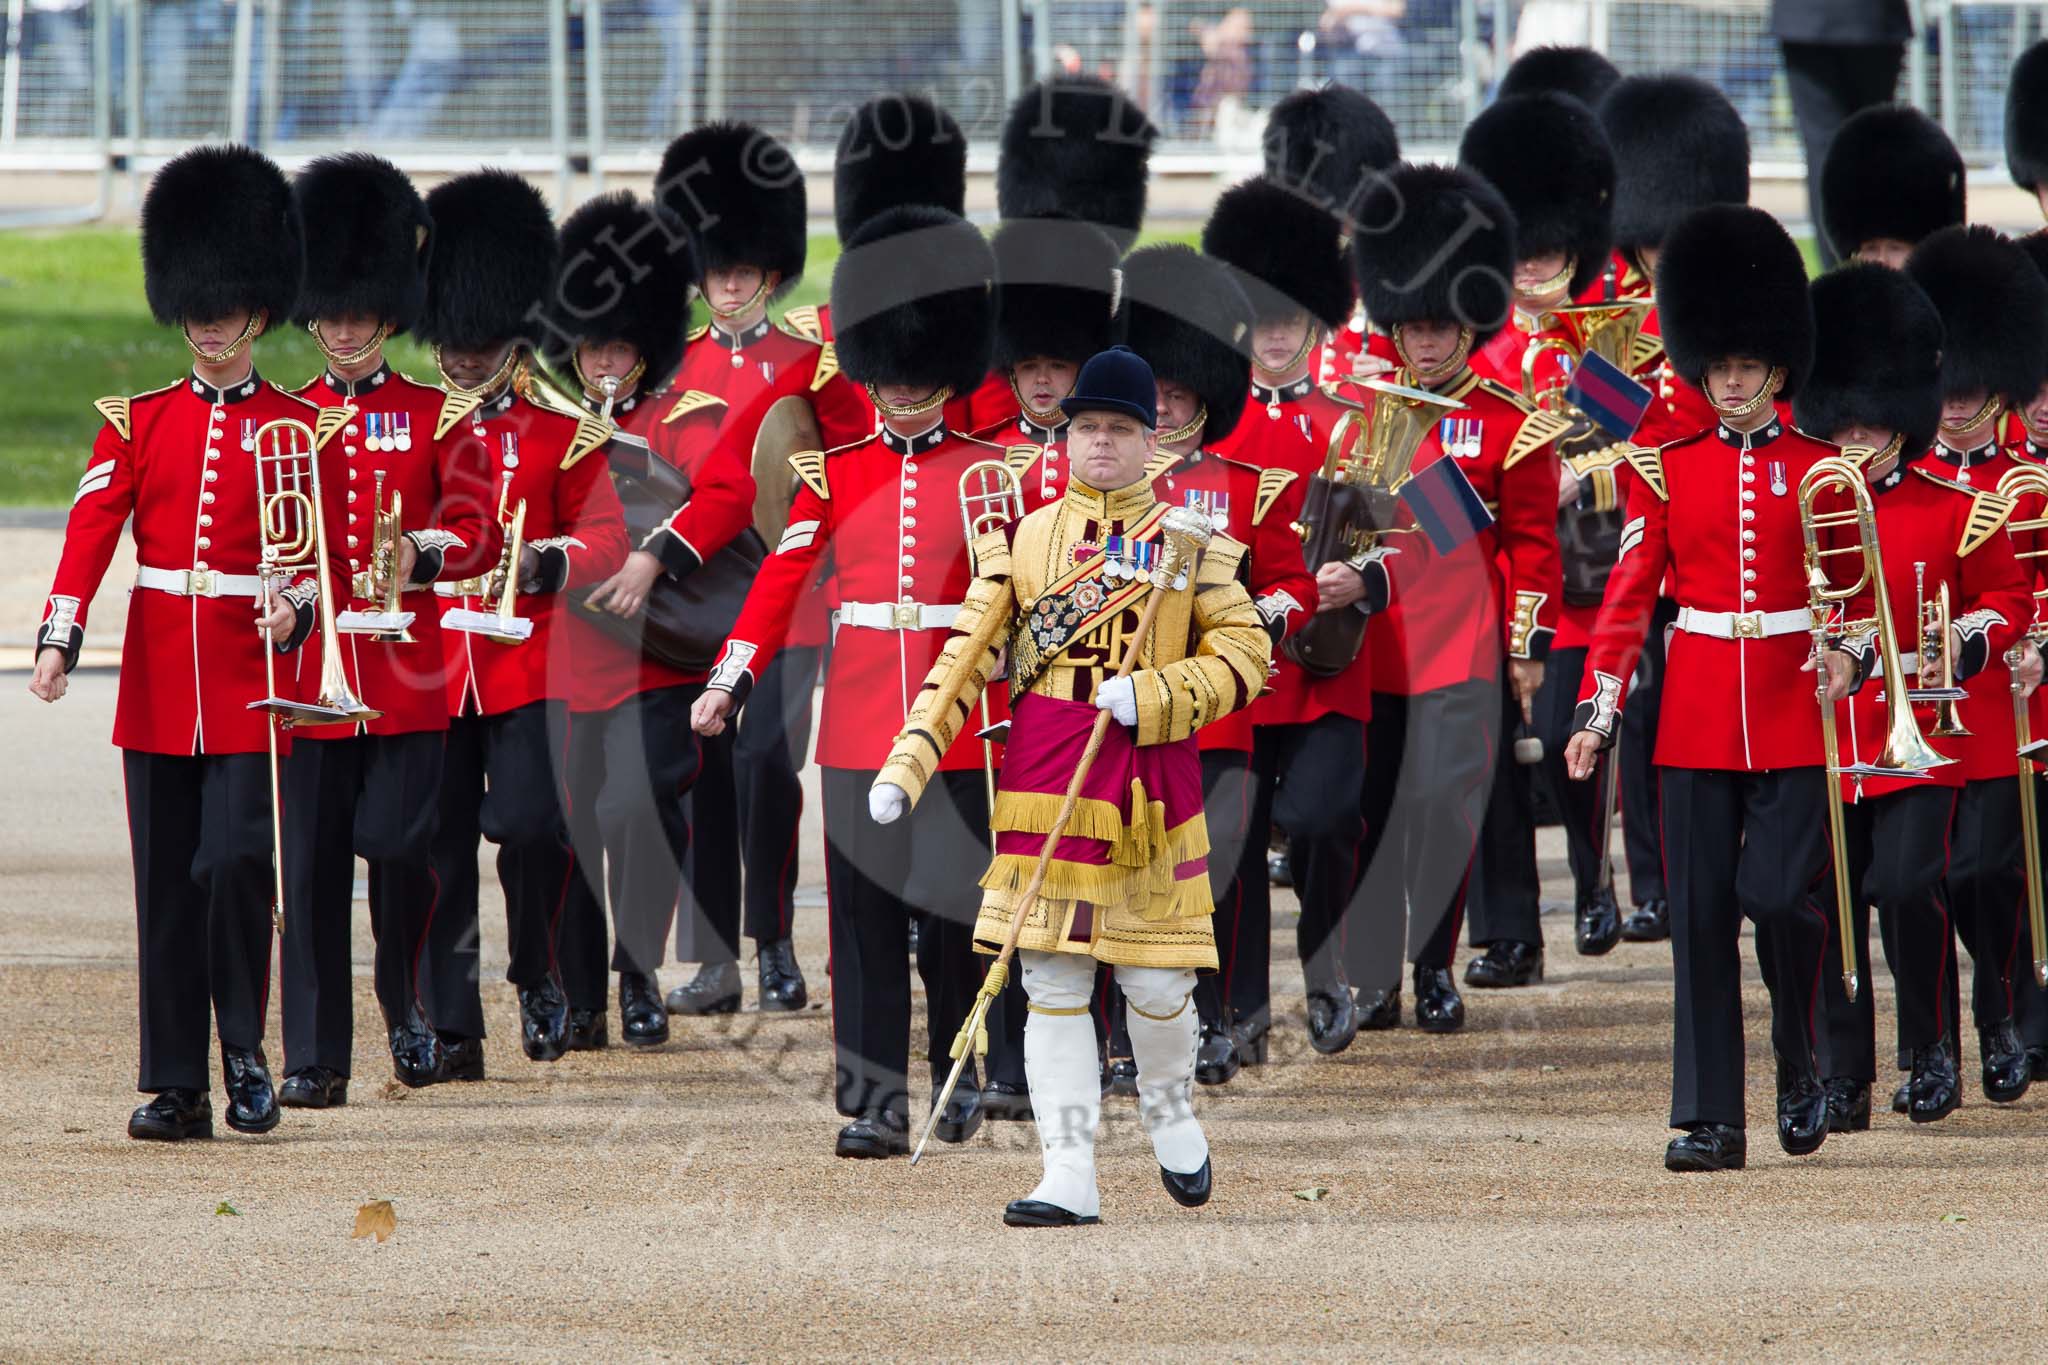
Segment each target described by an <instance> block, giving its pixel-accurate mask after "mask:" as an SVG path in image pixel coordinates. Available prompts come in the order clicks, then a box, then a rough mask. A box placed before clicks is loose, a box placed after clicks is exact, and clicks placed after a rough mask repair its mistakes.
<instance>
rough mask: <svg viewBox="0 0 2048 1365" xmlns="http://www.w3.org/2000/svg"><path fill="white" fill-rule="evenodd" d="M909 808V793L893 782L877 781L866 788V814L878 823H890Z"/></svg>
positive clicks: (900, 817) (899, 818)
mask: <svg viewBox="0 0 2048 1365" xmlns="http://www.w3.org/2000/svg"><path fill="white" fill-rule="evenodd" d="M909 809H910V793H908V792H906V791H904V790H903V788H901V787H899V786H897V785H896V784H895V783H894V782H877V783H876V784H875V785H874V786H872V787H869V788H868V815H869V816H870V817H871V818H872V819H873V820H874V822H875V823H876V824H878V825H891V824H894V823H895V822H896V821H898V820H901V819H902V818H903V812H905V811H907V810H909Z"/></svg>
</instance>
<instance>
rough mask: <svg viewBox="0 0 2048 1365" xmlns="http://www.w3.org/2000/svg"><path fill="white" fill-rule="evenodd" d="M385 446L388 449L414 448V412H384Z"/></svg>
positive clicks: (402, 449)
mask: <svg viewBox="0 0 2048 1365" xmlns="http://www.w3.org/2000/svg"><path fill="white" fill-rule="evenodd" d="M384 442H385V444H384V448H385V449H386V450H399V451H404V450H411V449H412V414H411V413H409V412H387V413H385V414H384Z"/></svg>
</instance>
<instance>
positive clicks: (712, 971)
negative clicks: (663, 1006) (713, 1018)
mask: <svg viewBox="0 0 2048 1365" xmlns="http://www.w3.org/2000/svg"><path fill="white" fill-rule="evenodd" d="M739 1007H740V964H739V963H737V962H707V963H705V964H704V965H703V966H701V967H699V968H697V975H696V976H695V977H694V978H692V979H691V980H689V981H686V982H684V983H683V984H682V985H680V986H678V987H676V988H675V989H674V990H672V991H670V992H669V993H668V1012H669V1013H670V1014H732V1013H734V1012H736V1011H737V1010H738V1009H739Z"/></svg>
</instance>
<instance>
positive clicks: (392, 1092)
mask: <svg viewBox="0 0 2048 1365" xmlns="http://www.w3.org/2000/svg"><path fill="white" fill-rule="evenodd" d="M383 1096H384V1098H385V1099H387V1100H404V1099H411V1098H412V1091H410V1090H408V1089H406V1088H405V1087H404V1086H403V1085H401V1084H399V1083H398V1082H397V1081H386V1082H384V1090H383Z"/></svg>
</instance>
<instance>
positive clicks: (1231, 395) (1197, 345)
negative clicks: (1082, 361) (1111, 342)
mask: <svg viewBox="0 0 2048 1365" xmlns="http://www.w3.org/2000/svg"><path fill="white" fill-rule="evenodd" d="M1122 320H1123V333H1122V335H1121V336H1120V337H1119V338H1118V340H1119V341H1121V342H1122V344H1123V345H1125V346H1128V347H1130V348H1131V349H1132V350H1134V351H1136V352H1137V353H1138V354H1139V355H1141V356H1143V357H1144V358H1145V361H1146V363H1147V364H1149V365H1151V367H1152V372H1153V374H1155V375H1157V376H1158V377H1159V378H1161V379H1164V380H1170V381H1172V382H1173V383H1175V384H1181V385H1185V386H1186V387H1188V388H1190V389H1193V390H1194V391H1195V393H1196V394H1197V395H1198V396H1199V397H1200V398H1201V400H1202V406H1203V407H1204V408H1206V409H1208V413H1209V417H1208V420H1207V421H1206V422H1204V423H1203V425H1202V443H1203V444H1204V445H1210V444H1214V443H1215V442H1217V441H1220V440H1222V439H1223V438H1224V437H1225V436H1228V435H1229V434H1230V433H1231V432H1232V431H1233V430H1235V429H1236V427H1237V419H1238V418H1239V417H1241V416H1243V415H1244V406H1245V400H1246V399H1248V398H1249V397H1250V396H1251V384H1252V362H1251V356H1250V355H1249V353H1248V352H1247V350H1246V348H1247V347H1248V346H1249V345H1250V344H1251V330H1252V304H1251V300H1250V299H1248V298H1246V297H1245V296H1244V291H1243V290H1242V289H1240V288H1238V286H1237V281H1236V280H1234V279H1232V278H1231V274H1230V267H1229V266H1226V265H1224V264H1223V263H1222V262H1221V261H1216V260H1211V259H1210V258H1209V257H1207V256H1204V255H1203V254H1202V253H1201V252H1199V251H1196V250H1195V249H1194V248H1193V247H1186V246H1180V245H1178V244H1173V243H1162V244H1161V245H1158V246H1147V247H1140V248H1139V249H1138V250H1136V251H1133V252H1132V253H1131V254H1130V255H1128V256H1126V257H1125V258H1124V306H1123V314H1122Z"/></svg>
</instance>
